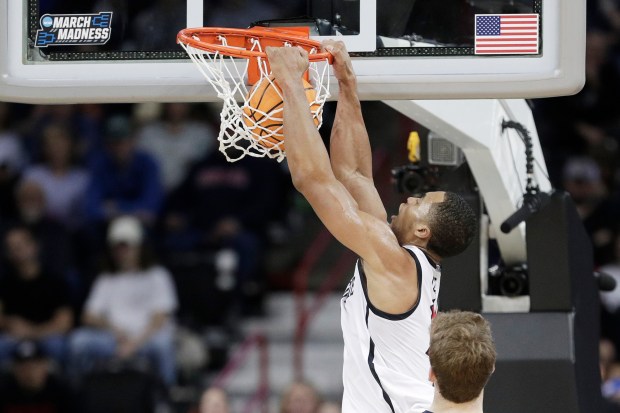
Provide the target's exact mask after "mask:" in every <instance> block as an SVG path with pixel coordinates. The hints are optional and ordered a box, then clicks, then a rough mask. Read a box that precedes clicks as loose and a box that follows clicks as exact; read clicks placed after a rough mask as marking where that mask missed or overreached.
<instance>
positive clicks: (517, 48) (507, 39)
mask: <svg viewBox="0 0 620 413" xmlns="http://www.w3.org/2000/svg"><path fill="white" fill-rule="evenodd" d="M538 19H539V15H538V14H476V42H475V45H476V46H475V54H488V55H492V54H538V53H539V44H540V43H539V28H538V27H539V24H538V22H539V20H538Z"/></svg>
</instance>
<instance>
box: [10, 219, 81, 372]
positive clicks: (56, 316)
mask: <svg viewBox="0 0 620 413" xmlns="http://www.w3.org/2000/svg"><path fill="white" fill-rule="evenodd" d="M4 247H5V252H6V254H7V256H8V259H9V263H10V272H9V273H8V274H7V275H6V276H4V277H3V278H2V279H0V361H6V360H7V359H8V358H9V357H10V355H11V353H12V352H13V351H14V350H15V348H16V347H17V344H18V343H19V341H20V340H24V339H35V340H39V341H40V342H41V345H42V346H43V348H44V350H45V352H46V353H47V354H49V355H50V356H51V357H53V358H54V359H55V360H56V361H58V362H59V363H60V364H61V365H62V363H63V361H64V359H65V352H66V338H65V335H66V334H67V332H68V331H69V329H70V328H71V327H72V325H73V311H72V309H71V306H70V303H69V294H68V288H67V286H66V285H65V284H64V283H63V282H62V280H61V279H60V278H58V277H57V276H55V275H53V274H50V273H48V272H47V270H46V269H45V268H44V267H43V266H42V265H41V262H40V260H39V248H38V245H37V242H36V241H35V239H34V237H33V235H32V233H31V232H30V231H29V230H28V229H26V228H25V227H15V228H13V229H11V230H9V231H8V232H7V233H6V235H5V238H4Z"/></svg>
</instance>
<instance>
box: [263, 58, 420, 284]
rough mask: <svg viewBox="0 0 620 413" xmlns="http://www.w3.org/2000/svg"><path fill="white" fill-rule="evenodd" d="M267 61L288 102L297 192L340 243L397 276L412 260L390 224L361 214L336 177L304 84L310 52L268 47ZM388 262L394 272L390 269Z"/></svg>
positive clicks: (288, 131) (288, 148)
mask: <svg viewBox="0 0 620 413" xmlns="http://www.w3.org/2000/svg"><path fill="white" fill-rule="evenodd" d="M267 56H268V58H269V62H270V65H271V70H272V73H273V74H274V76H275V80H276V82H277V83H278V85H279V86H280V88H281V89H282V94H283V98H284V122H283V123H284V136H285V142H286V155H287V159H288V165H289V169H290V171H291V177H292V179H293V184H294V185H295V188H297V190H298V191H299V192H301V193H302V194H303V195H304V196H305V198H306V199H307V200H308V202H309V203H310V205H311V206H312V208H313V209H314V211H315V212H316V214H317V215H318V216H319V218H320V219H321V221H322V222H323V223H324V224H325V226H326V227H327V229H328V230H329V231H330V232H331V233H332V234H333V235H334V236H335V237H336V238H337V239H338V240H339V241H340V242H341V243H342V244H344V245H345V246H346V247H348V248H349V249H351V250H352V251H354V252H355V253H356V254H358V255H359V256H360V257H362V258H363V259H364V261H366V262H367V263H368V264H369V265H370V266H372V267H376V268H381V269H382V270H385V273H386V275H387V276H389V274H391V273H397V272H399V270H401V268H398V266H400V265H403V266H407V265H409V258H408V256H407V253H406V252H405V251H404V250H403V249H402V248H401V247H400V245H399V244H398V240H397V239H396V236H395V235H394V233H393V232H392V231H391V229H390V227H389V225H388V224H387V222H386V221H382V220H380V219H377V218H376V217H374V216H372V215H370V214H368V213H366V212H364V211H360V209H359V207H358V204H357V202H356V201H355V200H354V199H353V197H352V196H351V195H350V194H349V192H348V191H347V190H346V189H345V188H344V186H343V185H342V184H341V183H340V182H339V181H338V180H337V179H336V177H335V176H334V173H333V172H332V168H331V165H330V162H329V156H328V154H327V150H326V148H325V145H324V144H323V142H322V140H321V137H320V135H319V133H318V132H317V130H316V126H315V125H314V122H313V120H312V115H311V113H310V109H309V107H308V101H307V99H306V96H305V93H304V90H303V85H302V82H301V77H302V74H303V73H304V72H305V70H306V69H307V67H308V56H307V54H306V52H305V51H303V50H300V49H297V48H290V47H281V48H267ZM390 258H391V259H390ZM386 263H387V266H393V267H395V268H394V269H392V268H386Z"/></svg>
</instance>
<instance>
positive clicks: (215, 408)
mask: <svg viewBox="0 0 620 413" xmlns="http://www.w3.org/2000/svg"><path fill="white" fill-rule="evenodd" d="M198 411H199V413H229V412H230V406H229V404H228V395H227V394H226V392H225V391H224V390H223V389H220V388H218V387H210V388H208V389H207V390H205V392H204V393H203V394H202V397H201V398H200V407H199V409H198Z"/></svg>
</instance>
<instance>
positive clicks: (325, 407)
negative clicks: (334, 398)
mask: <svg viewBox="0 0 620 413" xmlns="http://www.w3.org/2000/svg"><path fill="white" fill-rule="evenodd" d="M317 413H340V406H339V405H338V404H336V403H333V402H323V403H321V406H320V407H319V410H318V412H317Z"/></svg>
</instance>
